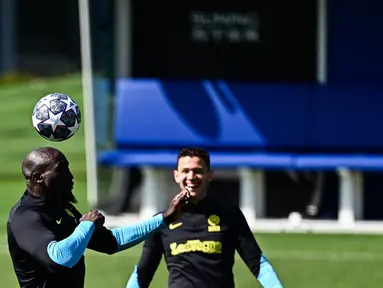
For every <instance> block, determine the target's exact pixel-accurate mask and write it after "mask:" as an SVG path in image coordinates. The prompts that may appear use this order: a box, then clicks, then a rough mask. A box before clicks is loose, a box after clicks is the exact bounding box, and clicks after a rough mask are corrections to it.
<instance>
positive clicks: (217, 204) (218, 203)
mask: <svg viewBox="0 0 383 288" xmlns="http://www.w3.org/2000/svg"><path fill="white" fill-rule="evenodd" d="M210 203H211V207H212V208H214V210H217V211H220V212H221V213H222V214H230V215H232V214H237V213H239V212H240V209H239V207H238V206H237V205H235V204H233V203H231V202H227V201H222V200H217V199H214V198H213V199H210Z"/></svg>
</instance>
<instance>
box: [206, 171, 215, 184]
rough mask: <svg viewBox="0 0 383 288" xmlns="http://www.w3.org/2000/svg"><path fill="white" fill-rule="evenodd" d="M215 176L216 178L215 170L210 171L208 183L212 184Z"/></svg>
mask: <svg viewBox="0 0 383 288" xmlns="http://www.w3.org/2000/svg"><path fill="white" fill-rule="evenodd" d="M213 176H214V170H210V171H209V176H208V178H207V181H209V182H211V181H212V180H213Z"/></svg>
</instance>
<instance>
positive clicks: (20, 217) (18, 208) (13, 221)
mask: <svg viewBox="0 0 383 288" xmlns="http://www.w3.org/2000/svg"><path fill="white" fill-rule="evenodd" d="M40 221H41V215H40V213H39V211H38V210H35V209H32V208H31V207H28V206H23V205H21V204H20V202H18V203H17V204H16V205H14V206H13V207H12V208H11V211H10V212H9V217H8V223H9V225H10V226H11V227H15V226H17V227H20V226H29V225H33V223H37V222H40Z"/></svg>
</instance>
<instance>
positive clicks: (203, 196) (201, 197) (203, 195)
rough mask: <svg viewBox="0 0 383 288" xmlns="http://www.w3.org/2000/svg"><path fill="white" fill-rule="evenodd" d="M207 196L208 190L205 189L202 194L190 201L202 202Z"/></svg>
mask: <svg viewBox="0 0 383 288" xmlns="http://www.w3.org/2000/svg"><path fill="white" fill-rule="evenodd" d="M205 198H206V190H204V192H203V193H201V194H200V195H198V196H196V197H193V198H191V199H190V202H192V203H194V204H198V203H199V202H201V201H202V200H203V199H205Z"/></svg>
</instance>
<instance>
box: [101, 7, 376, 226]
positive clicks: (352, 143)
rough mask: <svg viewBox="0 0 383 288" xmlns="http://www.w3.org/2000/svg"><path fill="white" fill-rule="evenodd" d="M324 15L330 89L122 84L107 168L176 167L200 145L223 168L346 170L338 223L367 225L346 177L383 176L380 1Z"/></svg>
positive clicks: (327, 85) (126, 81)
mask: <svg viewBox="0 0 383 288" xmlns="http://www.w3.org/2000/svg"><path fill="white" fill-rule="evenodd" d="M327 6H328V7H327V8H328V12H327V27H328V32H327V43H328V46H327V53H326V54H327V59H326V67H327V79H326V83H322V84H319V83H318V84H317V85H312V84H305V83H302V84H288V83H287V84H286V83H273V84H265V83H238V82H229V81H224V80H220V81H210V80H201V81H194V82H180V81H163V80H160V79H118V81H117V86H116V87H117V88H116V91H117V100H116V114H115V132H114V133H115V134H114V135H115V143H116V149H115V150H113V151H103V152H102V153H100V155H99V161H100V163H101V164H105V165H112V166H122V167H128V166H137V165H139V166H140V165H145V166H152V167H154V166H155V167H174V165H175V163H174V161H175V159H176V156H175V155H176V153H177V152H178V149H179V148H181V147H184V146H203V147H206V148H208V149H209V150H210V151H212V164H213V166H214V167H216V168H220V167H251V170H258V169H261V170H262V169H304V170H326V169H329V170H337V169H342V171H343V172H344V173H343V172H342V173H341V175H340V176H341V178H342V177H343V178H342V185H343V186H342V187H343V188H341V203H340V206H341V207H340V212H339V220H340V222H342V223H345V224H347V223H348V224H349V223H353V221H354V219H355V218H358V217H362V216H360V215H359V216H355V215H354V214H355V213H358V212H355V210H358V209H360V208H358V209H357V208H355V207H354V205H355V203H354V202H353V201H352V202H351V204H350V203H349V201H351V200H350V199H351V198H352V199H354V198H355V197H354V195H353V193H360V192H361V191H351V192H350V191H349V190H350V189H354V188H352V187H356V188H355V189H356V190H363V189H362V188H361V185H362V186H363V184H361V183H362V182H363V181H362V180H360V177H361V174H360V173H359V172H356V173H358V174H357V175H354V174H352V173H354V172H350V171H349V170H352V171H368V170H370V171H374V170H375V171H380V170H383V133H381V125H382V123H383V114H382V113H381V110H382V108H383V81H382V80H383V73H382V67H383V54H382V51H383V39H382V38H381V37H379V35H380V30H381V27H383V17H381V11H383V2H381V1H374V0H366V1H363V2H360V1H357V0H348V1H345V0H334V1H328V5H327ZM292 69H293V67H292ZM350 173H351V174H350ZM342 175H343V176H342ZM354 176H355V177H354ZM257 177H259V175H258V176H257V175H255V174H254V178H257ZM257 179H258V178H257ZM357 179H359V180H357ZM347 181H351V182H352V183H351V182H347ZM361 181H362V182H361ZM356 182H358V183H359V184H356ZM347 183H348V184H350V183H351V185H349V186H347V185H348V184H347ZM254 185H255V184H254ZM345 187H346V188H345ZM347 187H348V188H347ZM350 187H351V188H350ZM358 187H359V188H358ZM253 188H254V187H253ZM342 189H343V190H342ZM342 191H343V192H342ZM342 195H343V196H342ZM347 195H348V196H347ZM342 197H343V198H342ZM342 199H346V200H344V201H343V200H342ZM243 201H244V202H246V201H247V200H246V199H244V200H243ZM342 201H343V202H342ZM347 201H348V202H347ZM346 202H347V203H346ZM351 206H352V207H351ZM342 209H343V210H342ZM350 209H351V212H350ZM360 213H361V212H360ZM250 217H252V216H250Z"/></svg>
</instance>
